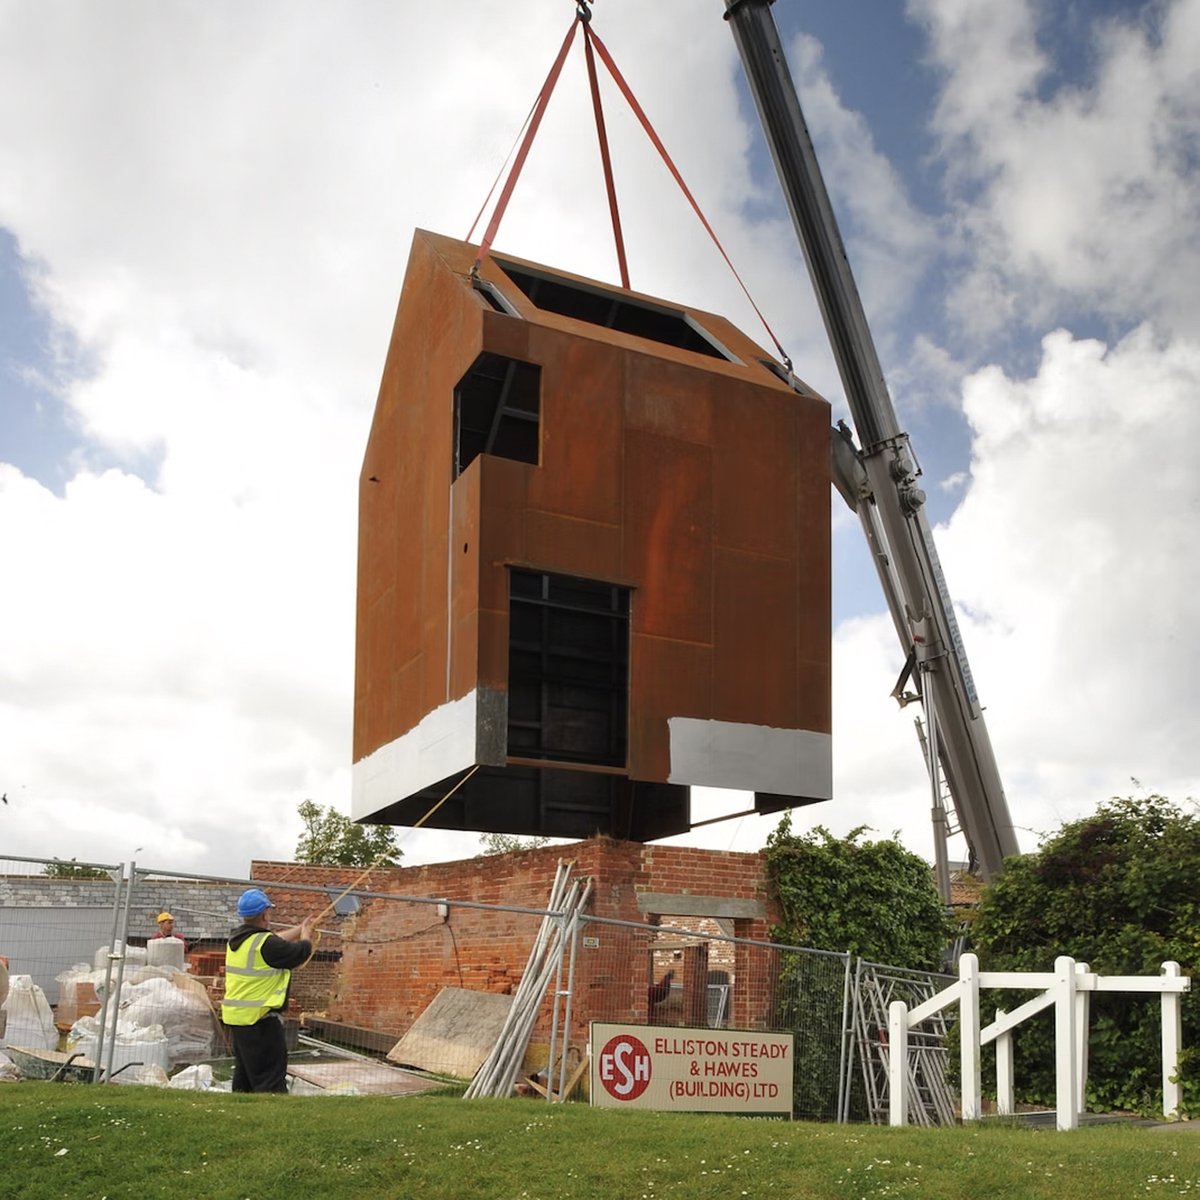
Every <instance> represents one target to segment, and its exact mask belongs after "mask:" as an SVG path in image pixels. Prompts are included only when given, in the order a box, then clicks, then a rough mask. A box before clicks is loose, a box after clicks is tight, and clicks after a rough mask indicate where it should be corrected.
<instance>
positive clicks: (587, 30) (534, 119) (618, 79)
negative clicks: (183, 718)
mask: <svg viewBox="0 0 1200 1200" xmlns="http://www.w3.org/2000/svg"><path fill="white" fill-rule="evenodd" d="M590 19H591V14H590V12H589V11H588V8H587V5H586V4H584V3H581V4H580V5H579V7H578V9H577V11H576V16H575V19H574V20H573V21H572V22H571V28H570V29H568V30H567V36H566V37H565V38H563V44H562V46H561V47H560V49H559V51H558V57H557V58H556V59H555V60H554V65H553V66H552V67H551V68H550V74H549V75H547V76H546V82H545V83H544V84H543V85H542V90H541V91H540V92H539V93H538V97H537V100H536V101H535V102H534V105H533V108H532V109H531V110H530V115H529V116H528V117H526V119H525V120H526V126H527V128H526V130H525V136H524V138H523V139H522V141H521V147H520V149H519V150H518V151H517V156H516V158H515V160H514V161H513V165H512V170H511V171H510V172H509V176H508V179H507V180H505V183H504V187H503V189H502V190H501V192H500V199H499V200H498V201H497V202H496V209H495V211H494V212H493V213H492V219H491V221H490V222H489V223H488V227H487V229H486V231H485V232H484V235H483V240H482V241H481V242H480V243H479V253H478V254H477V256H476V258H475V265H474V266H473V267H472V268H471V273H472V275H474V274H476V273H477V272H478V271H479V264H480V263H482V262H483V260H484V259H485V258H486V257H487V254H488V251H489V250H490V249H491V246H492V242H493V240H494V239H495V236H496V231H497V229H499V227H500V221H501V218H502V217H503V216H504V212H505V209H507V207H508V201H509V199H510V197H511V196H512V193H513V188H514V187H516V183H517V177H518V176H519V175H520V173H521V168H522V167H523V166H524V165H525V159H526V158H527V157H528V155H529V148H530V146H531V145H532V144H533V139H534V136H535V135H536V133H537V131H538V126H539V125H540V124H541V122H542V117H543V115H544V114H545V111H546V106H547V105H548V104H549V103H550V96H551V94H552V93H553V91H554V86H555V84H557V83H558V77H559V75H560V74H562V68H563V63H564V62H565V61H566V57H567V51H568V50H569V49H570V48H571V41H572V39H573V38H574V37H575V29H576V27H577V26H578V25H580V24H582V25H583V44H584V51H585V54H586V57H587V69H588V82H589V85H590V87H591V93H592V107H593V109H594V111H595V114H596V134H597V136H598V138H599V140H600V160H601V163H602V164H603V167H604V185H605V188H606V190H607V192H608V207H609V211H610V213H611V214H612V226H613V238H614V240H615V241H616V246H617V263H618V265H619V267H620V271H621V286H622V287H623V288H625V289H626V290H628V288H629V269H628V265H627V263H626V261H625V242H624V239H623V237H622V234H621V216H620V213H619V212H618V211H617V190H616V186H615V184H614V183H613V173H612V160H611V158H610V156H609V150H608V137H607V134H606V132H605V126H604V112H603V109H602V108H601V105H600V86H599V81H598V80H597V78H596V62H595V58H594V56H593V46H594V47H595V52H596V53H597V54H599V55H600V59H601V61H602V62H603V63H604V65H605V67H607V68H608V73H609V75H611V76H612V79H613V82H614V83H615V84H616V85H617V87H618V88H619V89H620V91H621V95H623V96H624V97H625V102H626V103H627V104H628V105H629V107H630V108H631V109H632V110H633V113H634V115H635V116H636V117H637V119H638V121H640V122H641V126H642V128H643V129H644V130H645V131H646V136H647V137H648V138H649V139H650V141H651V143H652V144H653V146H654V148H655V149H656V150H657V151H658V153H659V156H660V157H661V158H662V160H663V162H664V163H665V164H666V167H667V170H668V171H670V172H671V175H672V177H673V178H674V180H675V182H676V183H677V184H678V185H679V190H680V191H681V192H683V194H684V196H685V197H686V198H687V201H688V203H689V204H690V205H691V206H692V211H693V212H695V214H696V216H697V217H699V218H700V224H701V225H703V226H704V228H705V231H706V232H707V233H708V236H709V237H710V238H712V242H713V245H714V246H716V248H717V249H718V250H719V251H720V253H721V257H722V258H723V259H724V260H725V264H726V266H728V267H729V269H730V270H731V271H732V272H733V277H734V279H736V280H737V281H738V286H739V287H740V288H741V289H742V292H743V293H744V294H745V297H746V299H747V300H749V301H750V307H751V308H753V309H754V311H755V313H757V314H758V319H759V320H760V321H761V322H762V325H763V328H764V329H765V330H766V331H767V333H768V334H769V335H770V337H771V341H773V342H774V343H775V349H776V350H778V351H779V357H780V358H781V359H782V360H783V362H784V364H785V365H786V366H787V368H788V370H789V371H790V370H791V366H792V360H791V359H790V358H788V356H787V352H786V351H785V350H784V348H783V346H782V345H781V344H780V341H779V339H778V338H777V337H776V336H775V331H774V330H773V329H772V328H771V326H770V325H768V324H767V318H766V317H764V316H763V314H762V310H761V309H760V308H759V307H758V305H757V304H756V303H755V302H754V297H753V296H751V295H750V289H749V288H747V287H746V284H745V283H744V282H743V280H742V277H741V276H740V275H739V274H738V272H737V268H736V267H735V266H734V265H733V262H732V260H731V259H730V257H729V255H728V254H726V253H725V247H724V246H722V245H721V241H720V239H719V238H718V237H717V235H716V233H715V232H714V231H713V227H712V226H711V225H710V224H709V223H708V218H707V217H705V215H704V213H703V212H702V211H701V210H700V205H699V204H697V203H696V198H695V197H694V196H693V195H692V193H691V191H689V189H688V186H687V184H686V183H684V181H683V176H682V175H680V173H679V170H678V168H677V167H676V166H675V163H674V162H673V161H672V159H671V156H670V155H669V154H668V153H667V148H666V147H665V146H664V145H663V144H662V141H661V139H660V138H659V136H658V134H657V133H655V131H654V127H653V126H652V125H651V124H650V119H649V118H648V117H647V116H646V114H645V113H644V112H643V111H642V106H641V105H640V104H639V103H638V102H637V98H636V97H635V96H634V94H633V92H632V90H631V89H630V87H629V85H628V84H627V83H626V82H625V79H624V77H623V76H622V74H621V72H620V71H619V70H618V69H617V64H616V63H615V62H613V59H612V55H611V54H609V52H608V48H607V47H606V46H605V45H604V43H603V42H602V41H601V40H600V37H599V35H598V34H596V33H593V32H592V27H591V24H590ZM501 172H503V167H501ZM499 178H500V177H499V175H497V177H496V179H497V182H498V181H499ZM495 190H496V184H495V183H493V184H492V188H491V191H489V192H488V194H487V198H486V199H485V200H484V202H483V207H481V208H480V210H479V214H478V215H477V216H476V217H475V220H474V222H472V224H471V230H470V232H469V233H468V234H467V240H468V241H470V239H471V234H472V233H474V232H475V226H476V225H478V224H479V218H480V217H481V216H482V215H483V211H484V209H485V208H487V204H488V200H490V199H491V197H492V192H494V191H495Z"/></svg>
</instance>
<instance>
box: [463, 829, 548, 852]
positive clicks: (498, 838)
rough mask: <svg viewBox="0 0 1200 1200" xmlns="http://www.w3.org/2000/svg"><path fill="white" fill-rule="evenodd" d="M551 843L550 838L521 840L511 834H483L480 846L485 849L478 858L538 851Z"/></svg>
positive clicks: (480, 836) (480, 837)
mask: <svg viewBox="0 0 1200 1200" xmlns="http://www.w3.org/2000/svg"><path fill="white" fill-rule="evenodd" d="M549 841H550V839H549V838H548V837H530V838H519V837H514V836H513V835H512V834H511V833H481V834H480V835H479V844H480V845H481V846H482V847H483V852H482V853H481V854H478V855H476V857H477V858H488V857H490V856H491V855H493V854H515V853H517V852H518V851H520V850H538V849H540V848H541V847H542V846H545V845H546V844H547V843H548V842H549Z"/></svg>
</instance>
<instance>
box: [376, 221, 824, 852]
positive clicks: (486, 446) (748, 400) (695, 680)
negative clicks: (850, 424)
mask: <svg viewBox="0 0 1200 1200" xmlns="http://www.w3.org/2000/svg"><path fill="white" fill-rule="evenodd" d="M474 258H475V248H474V247H472V246H469V245H467V244H465V243H462V242H456V241H453V240H451V239H448V238H443V237H439V236H437V235H434V234H430V233H425V232H420V231H419V232H418V233H417V234H416V235H415V237H414V240H413V247H412V253H411V257H410V260H409V265H408V271H407V274H406V276H405V281H404V287H403V290H402V293H401V298H400V305H399V309H398V312H397V316H396V321H395V326H394V329H393V334H392V340H391V345H390V347H389V350H388V356H387V362H386V365H385V368H384V373H383V380H382V383H381V386H380V391H379V400H378V403H377V405H376V410H375V417H374V421H373V423H372V427H371V433H370V438H369V440H368V445H367V450H366V455H365V457H364V461H363V470H362V478H361V481H360V526H359V567H358V609H357V615H358V635H357V650H356V678H355V709H354V803H353V814H354V816H355V817H356V818H359V819H367V820H377V821H390V822H394V823H400V824H412V823H414V822H415V821H417V820H419V819H420V818H422V817H424V816H425V814H426V812H427V811H428V809H429V807H430V806H431V805H432V804H433V803H435V802H436V801H437V800H439V799H441V797H442V796H444V795H445V793H446V792H448V791H449V790H450V788H451V787H453V786H454V784H455V782H456V781H457V780H459V779H460V778H462V776H463V773H464V772H465V771H467V770H469V769H470V768H471V767H473V766H479V767H480V770H479V771H478V772H477V773H476V774H475V775H474V776H472V777H471V779H470V780H469V782H467V783H466V784H465V785H464V786H463V787H461V788H460V789H459V790H458V791H457V792H456V793H455V795H454V797H452V799H451V800H450V801H447V802H446V803H445V804H444V805H443V806H442V807H441V808H440V809H439V810H438V812H437V813H435V814H433V815H432V816H430V817H429V819H428V823H429V824H432V825H443V826H447V827H453V828H473V829H489V830H501V831H505V832H514V833H529V832H535V833H561V834H562V835H564V836H586V835H587V834H589V833H593V832H602V833H606V834H614V835H615V836H619V837H635V838H636V837H640V838H643V839H644V838H648V837H658V836H663V835H664V834H667V833H673V832H680V831H682V830H684V829H686V828H687V827H688V806H687V789H688V788H689V787H691V786H695V785H709V786H717V787H728V788H738V789H743V790H747V791H753V792H755V793H756V794H757V795H758V797H759V806H760V807H761V808H764V809H773V808H778V807H781V806H784V805H786V804H792V803H808V802H811V801H814V800H821V799H828V798H829V795H830V767H829V735H830V597H829V593H830V588H829V495H830V491H829V436H830V435H829V411H828V405H827V404H826V402H825V401H824V400H822V399H821V398H820V397H818V396H816V395H814V394H812V393H809V392H806V391H803V390H801V391H800V392H797V391H796V390H794V389H793V388H791V387H789V386H787V384H785V383H784V382H783V381H782V380H781V379H780V378H779V377H778V375H777V374H776V373H774V372H773V371H772V370H771V368H770V367H769V366H768V365H766V364H767V363H768V362H769V361H770V360H769V356H768V355H767V354H766V353H765V352H764V351H763V350H762V349H761V348H759V347H758V346H756V345H755V344H754V343H753V342H752V341H750V340H749V339H748V338H747V337H746V336H745V335H744V334H742V333H741V332H739V331H738V330H737V329H736V328H734V327H733V326H732V325H730V324H729V323H728V322H727V321H725V320H723V319H722V318H720V317H717V316H714V315H712V314H709V313H703V312H697V311H692V310H687V309H684V308H682V307H680V306H678V305H672V304H669V303H666V302H664V301H660V300H654V299H653V298H651V297H645V296H639V295H637V294H634V293H629V292H622V291H620V290H618V289H614V288H611V287H608V286H606V285H604V284H598V283H595V282H593V281H591V280H585V279H581V278H579V277H577V276H571V275H567V274H565V273H563V272H558V271H553V270H551V269H549V268H545V267H540V266H538V265H536V264H532V263H527V262H523V261H520V260H515V259H510V258H505V257H504V256H494V257H493V258H490V259H488V260H487V261H485V262H484V263H483V264H482V266H481V268H480V270H479V273H478V276H477V277H474V278H473V277H472V274H471V268H472V264H473V263H474Z"/></svg>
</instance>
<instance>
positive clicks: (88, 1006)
mask: <svg viewBox="0 0 1200 1200" xmlns="http://www.w3.org/2000/svg"><path fill="white" fill-rule="evenodd" d="M79 866H81V867H83V868H84V869H85V871H87V872H88V873H89V874H90V873H91V872H92V871H94V872H95V874H94V876H92V877H89V878H81V877H72V878H64V879H52V878H50V877H49V876H48V875H47V874H46V873H45V872H46V870H47V868H48V867H49V868H52V869H55V870H62V869H63V868H61V867H57V868H56V867H55V866H54V864H53V863H52V862H50V861H43V860H36V861H35V860H15V859H14V860H9V861H7V862H0V871H2V872H3V875H2V876H0V880H2V882H0V955H3V956H7V958H8V959H9V966H10V971H11V973H12V975H13V976H14V978H16V977H27V978H28V983H27V984H25V983H22V984H21V985H20V986H19V988H18V991H23V990H25V989H28V990H30V994H31V995H32V994H33V993H32V989H35V988H36V989H40V992H41V995H42V1004H41V1006H38V1005H37V1004H34V1003H33V1002H32V1001H29V1002H26V1001H25V1000H24V999H21V998H19V1002H18V1004H17V1005H16V1007H18V1008H21V1015H20V1016H19V1017H18V1018H16V1021H17V1023H18V1030H19V1036H20V1038H21V1039H22V1040H26V1041H32V1040H34V1039H33V1033H32V1026H31V1025H30V1021H32V1020H33V1018H32V1017H29V1018H28V1019H27V1013H26V1009H28V1010H29V1011H30V1012H33V1011H34V1010H36V1012H37V1013H38V1014H40V1017H41V1019H42V1021H43V1026H44V1027H43V1036H42V1041H43V1046H44V1049H45V1050H47V1051H51V1050H52V1051H55V1052H57V1053H58V1055H59V1056H60V1058H59V1060H58V1061H59V1062H61V1061H62V1058H65V1057H69V1056H70V1055H71V1054H78V1055H80V1056H81V1057H80V1059H79V1060H78V1062H79V1063H82V1064H94V1065H93V1066H92V1067H91V1071H92V1076H93V1077H107V1076H109V1075H111V1076H112V1077H113V1078H114V1079H115V1080H116V1081H118V1082H145V1083H158V1084H164V1083H167V1082H168V1081H169V1080H170V1081H171V1082H173V1083H178V1081H179V1080H185V1081H186V1082H187V1083H188V1084H189V1085H192V1086H206V1085H208V1084H209V1083H210V1082H211V1084H213V1085H216V1086H226V1087H227V1086H228V1082H229V1078H230V1075H231V1074H232V1067H233V1064H232V1060H231V1057H230V1043H229V1040H228V1034H227V1030H226V1028H225V1027H224V1025H223V1024H222V1022H221V1020H220V1012H221V1001H222V998H223V995H224V983H225V977H224V970H225V947H226V942H227V939H228V936H229V934H230V932H231V930H232V929H233V927H234V926H236V925H237V924H238V919H237V917H236V913H235V910H236V904H237V898H238V896H239V894H240V893H241V891H242V890H243V889H245V888H246V887H249V886H255V887H261V888H263V889H265V890H266V891H267V893H268V894H269V895H270V897H271V899H272V901H273V903H274V907H273V908H272V909H271V910H270V911H269V917H270V921H271V927H272V928H273V929H275V930H276V931H282V930H285V929H287V928H289V927H291V926H294V925H296V924H298V923H299V922H300V921H301V920H302V919H304V918H313V917H315V918H316V922H315V927H316V929H317V931H318V941H317V946H316V949H315V952H314V954H313V957H312V958H311V960H310V961H309V962H308V963H307V964H306V965H304V966H303V967H301V968H299V969H297V970H295V971H294V972H293V973H292V977H291V987H290V993H289V1001H288V1005H287V1007H286V1009H285V1010H284V1012H283V1014H282V1019H283V1023H284V1031H285V1036H286V1040H287V1044H288V1048H289V1050H288V1052H289V1062H288V1072H289V1078H290V1086H291V1088H292V1090H294V1091H314V1092H315V1091H324V1092H329V1091H334V1092H342V1093H367V1092H369V1093H390V1094H407V1093H410V1092H417V1091H426V1090H430V1089H433V1088H437V1087H442V1086H447V1085H448V1084H453V1083H454V1082H455V1081H458V1083H459V1084H460V1085H465V1084H466V1082H467V1081H470V1080H471V1079H472V1078H473V1077H474V1076H475V1075H476V1073H477V1071H479V1069H480V1067H481V1064H484V1063H486V1062H487V1061H488V1059H489V1055H491V1054H493V1052H494V1051H495V1049H496V1047H497V1046H504V1047H506V1057H507V1058H508V1059H509V1060H512V1059H513V1056H514V1055H515V1064H516V1065H515V1066H514V1068H513V1069H514V1070H515V1075H514V1076H513V1077H512V1079H511V1082H510V1080H509V1077H508V1075H507V1074H505V1072H504V1071H503V1070H502V1071H500V1072H499V1073H498V1076H497V1078H498V1079H499V1084H498V1087H499V1089H500V1090H499V1091H498V1092H497V1093H496V1094H511V1092H512V1091H513V1090H515V1091H516V1092H517V1093H518V1094H522V1093H523V1094H526V1095H530V1096H534V1097H539V1098H545V1099H567V1098H570V1099H586V1098H588V1095H589V1082H590V1081H589V1072H588V1070H587V1067H588V1059H589V1053H590V1047H589V1031H590V1028H591V1025H592V1023H593V1022H598V1023H612V1024H621V1025H627V1026H634V1027H636V1026H642V1027H645V1028H647V1029H648V1030H651V1031H658V1030H661V1031H662V1035H663V1036H664V1037H666V1036H668V1035H669V1034H670V1031H672V1030H687V1029H699V1030H712V1031H725V1032H727V1033H728V1035H729V1038H731V1039H732V1038H733V1037H734V1035H736V1033H737V1032H739V1031H742V1032H745V1033H747V1034H752V1033H755V1032H761V1033H769V1034H773V1035H774V1034H790V1035H792V1037H793V1039H794V1041H793V1048H794V1057H793V1072H792V1084H793V1092H792V1105H791V1111H792V1113H793V1114H794V1115H795V1116H797V1117H801V1118H805V1119H814V1120H838V1119H845V1117H846V1115H847V1113H848V1112H849V1110H850V1106H849V1105H848V1103H847V1100H846V1089H847V1088H848V1087H849V1086H850V1085H851V1084H852V1083H853V1082H854V1081H855V1080H856V1079H861V1076H860V1075H858V1074H856V1072H855V1071H854V1070H853V1069H852V1068H853V1064H852V1063H850V1062H849V1060H848V1057H847V1056H848V1054H849V1052H850V1050H851V1049H852V1048H853V1041H852V1038H851V1036H850V1033H851V1031H850V1013H851V1008H852V1005H851V971H850V961H849V958H848V956H846V955H840V954H829V953H825V952H821V951H814V950H810V949H806V948H797V947H788V946H780V945H776V944H772V943H768V942H762V941H755V940H751V939H748V938H740V937H736V936H733V934H732V932H731V923H730V922H728V921H725V920H717V919H706V918H699V917H670V916H661V917H659V918H657V920H656V921H654V922H651V921H646V922H637V921H623V920H616V919H609V918H603V917H599V916H595V915H582V916H580V917H579V918H578V921H577V922H573V921H572V918H571V915H570V914H569V913H568V912H567V911H565V909H563V908H560V909H559V910H557V911H552V910H551V909H550V908H549V907H546V908H538V907H520V906H516V905H506V904H503V903H498V902H496V900H497V899H498V897H493V896H489V895H486V892H485V895H484V899H480V900H464V899H457V898H445V897H439V896H409V895H404V894H400V893H399V892H397V891H394V890H389V888H390V887H393V886H394V887H398V886H400V883H401V881H402V880H403V878H404V877H403V875H402V874H401V873H395V874H391V873H389V872H387V871H382V872H377V873H376V874H369V873H365V872H360V871H359V870H358V868H328V867H312V866H305V865H300V864H292V865H287V864H265V865H264V864H259V865H258V867H257V868H256V874H258V878H256V879H253V880H251V879H237V878H224V877H220V878H218V877H211V876H198V875H189V874H183V873H176V872H171V871H169V870H166V869H159V868H147V867H138V866H135V865H134V864H128V865H123V866H117V867H114V866H108V865H104V864H100V865H99V866H97V867H94V868H90V870H89V868H88V865H87V864H79ZM264 867H265V868H269V871H267V872H266V875H265V877H264ZM481 871H482V873H483V877H484V881H485V885H486V882H487V878H488V873H489V871H490V868H488V867H482V868H481ZM377 883H378V884H382V885H383V886H380V887H378V888H376V887H374V886H373V885H375V884H377ZM481 890H484V889H481ZM485 900H486V901H487V902H485ZM546 904H547V906H549V904H550V895H549V894H547V897H546ZM162 913H170V914H171V915H172V916H173V917H174V930H173V932H174V934H175V935H176V936H177V937H178V938H179V939H180V940H179V941H175V940H173V939H166V938H155V936H154V935H155V933H156V932H158V923H157V918H158V916H159V915H161V914H162ZM539 947H541V951H540V957H539V949H538V948H539ZM535 976H536V987H534V988H532V990H531V989H530V986H529V985H530V983H531V982H534V981H535V980H534V977H535ZM523 981H524V982H525V986H524V989H523V986H522V985H523ZM8 1009H9V1011H10V1014H11V1012H12V1011H14V1005H13V1004H8ZM517 1009H520V1010H521V1011H520V1014H519V1015H520V1019H519V1020H518V1019H517V1018H516V1016H515V1015H514V1014H515V1010H517ZM47 1017H48V1018H49V1020H48V1025H47V1024H46V1018H47ZM17 1048H18V1049H22V1048H26V1047H21V1046H19V1045H18V1047H17ZM123 1068H124V1069H123ZM189 1068H190V1070H189ZM859 1086H860V1087H861V1084H860V1085H859ZM731 1107H732V1110H733V1111H736V1106H731ZM860 1107H861V1106H860ZM858 1115H859V1116H860V1118H861V1117H865V1116H866V1115H867V1114H866V1113H865V1112H860V1113H859V1114H858Z"/></svg>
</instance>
